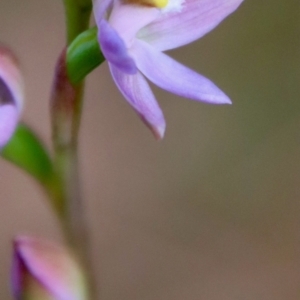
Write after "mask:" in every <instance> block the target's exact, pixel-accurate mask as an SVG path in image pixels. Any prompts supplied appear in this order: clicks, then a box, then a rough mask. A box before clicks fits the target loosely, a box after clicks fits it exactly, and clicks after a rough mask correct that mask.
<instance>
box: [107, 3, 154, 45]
mask: <svg viewBox="0 0 300 300" xmlns="http://www.w3.org/2000/svg"><path fill="white" fill-rule="evenodd" d="M159 15H160V11H159V9H157V8H155V7H147V6H142V5H128V4H123V3H121V2H119V1H115V3H114V6H113V9H112V12H111V14H110V16H109V20H108V22H109V24H110V25H111V27H113V28H114V29H115V30H116V31H117V32H118V34H119V36H120V37H121V38H122V39H123V41H124V43H125V45H126V46H127V48H129V47H130V46H131V44H132V43H133V41H134V38H135V36H136V33H137V32H138V31H139V30H140V29H141V28H143V27H144V26H146V25H148V24H150V23H151V22H152V21H154V20H155V19H156V18H157V17H158V16H159Z"/></svg>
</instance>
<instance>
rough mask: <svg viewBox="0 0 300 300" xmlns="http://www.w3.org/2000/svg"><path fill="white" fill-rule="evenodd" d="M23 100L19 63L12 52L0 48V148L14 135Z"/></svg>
mask: <svg viewBox="0 0 300 300" xmlns="http://www.w3.org/2000/svg"><path fill="white" fill-rule="evenodd" d="M23 100H24V86H23V78H22V75H21V72H20V69H19V65H18V62H17V60H16V58H15V57H14V56H13V54H12V53H11V52H10V50H8V49H7V48H5V47H3V46H0V148H2V147H3V146H4V145H5V144H6V143H7V142H8V140H9V139H10V137H11V136H12V134H13V133H14V130H15V128H16V126H17V124H18V121H19V116H20V113H21V110H22V105H23Z"/></svg>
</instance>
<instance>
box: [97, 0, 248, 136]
mask: <svg viewBox="0 0 300 300" xmlns="http://www.w3.org/2000/svg"><path fill="white" fill-rule="evenodd" d="M242 1H243V0H186V1H184V0H94V14H95V19H96V23H97V26H98V28H99V32H98V39H99V43H100V47H101V49H102V52H103V54H104V56H105V58H106V59H107V61H108V64H109V68H110V71H111V74H112V77H113V79H114V81H115V83H116V85H117V87H118V88H119V90H120V91H121V93H122V94H123V95H124V97H125V98H126V100H127V101H128V102H129V104H130V105H131V106H132V107H133V108H134V110H135V111H136V112H137V113H138V114H139V115H140V117H141V118H142V120H143V121H144V122H145V123H146V124H147V125H148V126H149V127H150V129H151V130H152V131H153V133H154V134H155V136H156V137H157V138H158V139H160V138H162V137H163V135H164V132H165V127H166V123H165V119H164V116H163V113H162V111H161V109H160V107H159V105H158V103H157V101H156V99H155V97H154V95H153V93H152V91H151V89H150V87H149V85H148V83H147V81H146V80H145V78H144V76H145V77H147V78H148V79H149V80H150V81H152V82H153V83H154V84H156V85H157V86H159V87H160V88H162V89H165V90H167V91H169V92H171V93H174V94H177V95H180V96H183V97H186V98H189V99H193V100H197V101H202V102H206V103H211V104H230V103H231V101H230V99H229V98H228V97H227V96H226V95H225V94H224V93H223V92H222V91H221V90H220V89H219V88H218V87H217V86H216V85H215V84H214V83H212V82H211V81H210V80H209V79H207V78H205V77H203V76H202V75H200V74H197V73H196V72H194V71H193V70H191V69H189V68H187V67H185V66H183V65H181V64H180V63H178V62H176V61H175V60H173V59H172V58H171V57H169V56H167V55H166V54H164V53H163V51H166V50H170V49H174V48H178V47H180V46H183V45H186V44H188V43H191V42H193V41H195V40H197V39H199V38H201V37H202V36H204V35H205V34H206V33H208V32H209V31H211V30H212V29H213V28H214V27H216V26H217V25H218V24H219V23H220V22H221V21H222V20H223V19H224V18H225V17H226V16H228V15H229V14H230V13H232V12H233V11H234V10H235V9H236V8H237V7H238V6H239V5H240V4H241V2H242Z"/></svg>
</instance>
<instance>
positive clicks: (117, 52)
mask: <svg viewBox="0 0 300 300" xmlns="http://www.w3.org/2000/svg"><path fill="white" fill-rule="evenodd" d="M98 39H99V43H100V45H101V50H102V52H103V54H104V56H105V58H106V59H107V60H108V61H109V62H110V63H112V64H113V65H115V66H116V67H117V68H119V69H120V70H122V71H123V72H125V73H127V74H134V73H136V72H137V68H136V65H135V63H134V60H133V59H132V58H131V57H130V56H129V55H128V51H127V49H126V46H125V43H124V41H123V40H122V39H121V38H120V36H119V35H118V33H117V32H116V30H115V29H114V28H112V27H111V26H110V24H108V23H107V22H106V21H105V20H102V21H101V22H100V29H99V33H98Z"/></svg>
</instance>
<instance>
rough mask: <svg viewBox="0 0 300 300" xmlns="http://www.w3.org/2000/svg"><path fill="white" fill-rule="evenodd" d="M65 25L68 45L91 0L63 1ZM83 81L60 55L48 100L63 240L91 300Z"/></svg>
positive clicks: (82, 25)
mask: <svg viewBox="0 0 300 300" xmlns="http://www.w3.org/2000/svg"><path fill="white" fill-rule="evenodd" d="M64 5H65V11H66V23H67V44H70V43H71V42H72V41H73V40H74V39H75V38H76V37H77V36H78V35H79V34H80V33H81V32H82V31H84V30H86V29H87V28H88V26H89V19H90V15H91V10H92V1H91V0H64ZM83 95H84V81H81V82H80V83H78V84H74V83H72V82H71V81H70V79H69V76H68V71H67V64H66V51H63V53H62V55H61V57H60V59H59V61H58V65H57V69H56V74H55V81H54V86H53V94H52V98H51V117H52V131H53V132H52V135H53V136H52V138H53V144H54V155H55V157H54V168H55V172H56V174H58V178H59V181H60V182H61V185H62V201H63V210H62V216H63V217H62V219H63V226H64V229H65V233H66V237H67V239H68V242H69V244H70V246H71V247H72V248H73V250H74V252H75V253H76V254H77V255H78V258H79V259H80V261H81V263H82V265H83V267H84V268H85V270H86V273H87V277H88V278H87V279H88V280H89V284H90V286H89V292H90V297H91V299H96V297H95V296H94V293H95V286H94V281H93V276H92V270H91V269H92V268H91V262H90V257H91V255H90V254H91V253H90V252H89V247H88V245H89V243H88V229H87V224H86V220H85V215H84V209H83V201H82V197H81V190H80V182H79V181H80V180H79V172H78V134H79V128H80V120H81V114H82V103H83Z"/></svg>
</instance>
